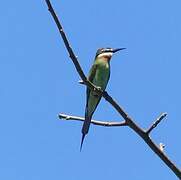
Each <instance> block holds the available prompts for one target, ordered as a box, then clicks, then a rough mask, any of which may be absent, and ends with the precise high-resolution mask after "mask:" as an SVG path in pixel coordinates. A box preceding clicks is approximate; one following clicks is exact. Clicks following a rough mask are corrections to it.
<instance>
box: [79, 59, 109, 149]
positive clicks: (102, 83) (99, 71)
mask: <svg viewBox="0 0 181 180" xmlns="http://www.w3.org/2000/svg"><path fill="white" fill-rule="evenodd" d="M109 77H110V64H109V60H108V59H107V58H104V57H102V58H98V57H97V58H96V59H95V61H94V64H93V66H92V68H91V69H90V72H89V76H88V80H89V81H90V82H92V83H93V84H94V85H96V86H97V87H100V88H101V89H102V90H105V88H106V86H107V83H108V81H109ZM86 95H87V100H86V109H85V121H84V124H83V127H82V142H81V147H82V144H83V140H84V137H85V135H86V134H87V133H88V131H89V127H90V123H91V119H92V115H93V113H94V111H95V110H96V107H97V105H98V104H99V102H100V100H101V96H98V95H97V94H96V93H95V92H93V91H91V90H90V89H89V88H87V91H86Z"/></svg>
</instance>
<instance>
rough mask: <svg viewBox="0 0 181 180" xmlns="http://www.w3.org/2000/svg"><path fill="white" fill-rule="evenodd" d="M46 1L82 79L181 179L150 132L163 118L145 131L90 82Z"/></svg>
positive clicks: (179, 173)
mask: <svg viewBox="0 0 181 180" xmlns="http://www.w3.org/2000/svg"><path fill="white" fill-rule="evenodd" d="M45 1H46V4H47V6H48V9H49V11H50V13H51V15H52V17H53V19H54V21H55V23H56V25H57V28H58V30H59V32H60V35H61V37H62V39H63V41H64V44H65V47H66V49H67V51H68V53H69V56H70V58H71V60H72V62H73V63H74V65H75V68H76V70H77V72H78V73H79V75H80V77H81V79H82V80H83V83H84V84H85V85H86V86H87V87H88V88H90V89H91V90H93V91H95V92H96V93H97V94H98V95H101V96H103V97H104V98H105V100H106V101H108V102H109V103H110V104H111V105H112V106H113V107H114V108H115V109H116V110H117V112H118V113H119V114H120V115H121V116H122V117H123V118H124V120H125V123H126V125H127V126H129V127H130V128H131V129H133V130H134V131H135V132H136V133H137V134H138V135H139V136H140V137H141V138H142V139H143V140H144V141H145V143H146V144H148V146H149V147H150V148H151V149H152V150H153V151H154V152H155V153H156V154H157V155H158V156H159V157H160V158H161V159H162V161H163V162H165V164H166V165H167V166H168V167H169V168H170V169H171V170H172V171H173V172H174V173H175V175H176V176H177V177H178V178H180V179H181V170H180V169H179V168H177V167H176V165H175V164H174V163H173V162H172V161H171V160H170V159H169V158H168V157H167V156H166V155H165V153H164V152H163V150H161V149H160V148H159V146H157V145H156V144H155V143H154V142H153V141H152V139H151V138H150V136H149V133H150V132H151V131H152V130H153V129H154V128H155V127H156V126H157V124H158V123H159V122H160V121H161V119H160V121H156V123H155V124H154V125H152V126H151V127H150V128H149V129H148V130H147V131H144V130H143V129H142V128H140V127H139V126H138V125H137V124H136V123H135V122H134V121H133V119H132V118H131V117H129V116H128V114H127V113H126V112H125V111H124V110H123V109H122V108H121V107H120V106H119V105H118V104H117V102H116V101H115V100H114V99H113V98H112V97H111V96H110V95H109V94H108V93H107V92H106V91H101V90H100V89H99V88H97V87H96V86H94V85H93V84H92V83H91V82H89V81H88V80H87V78H86V76H85V74H84V72H83V70H82V68H81V66H80V64H79V62H78V59H77V57H76V56H75V54H74V52H73V50H72V48H71V46H70V44H69V42H68V40H67V37H66V35H65V32H64V30H63V27H62V25H61V23H60V21H59V19H58V17H57V15H56V13H55V11H54V9H53V7H52V5H51V3H50V1H49V0H45ZM79 120H80V119H79ZM82 120H83V119H82ZM82 120H81V121H82ZM93 122H94V121H93ZM97 125H98V124H97Z"/></svg>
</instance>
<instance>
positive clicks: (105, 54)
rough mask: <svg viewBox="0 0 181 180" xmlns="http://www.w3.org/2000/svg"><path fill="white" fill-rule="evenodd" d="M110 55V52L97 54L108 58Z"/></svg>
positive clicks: (99, 56)
mask: <svg viewBox="0 0 181 180" xmlns="http://www.w3.org/2000/svg"><path fill="white" fill-rule="evenodd" d="M112 55H113V53H112V52H104V53H101V54H99V55H98V58H102V57H109V58H111V57H112Z"/></svg>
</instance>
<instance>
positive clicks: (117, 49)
mask: <svg viewBox="0 0 181 180" xmlns="http://www.w3.org/2000/svg"><path fill="white" fill-rule="evenodd" d="M123 49H126V48H116V49H113V50H112V52H113V53H115V52H118V51H120V50H123Z"/></svg>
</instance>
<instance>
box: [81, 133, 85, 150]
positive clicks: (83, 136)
mask: <svg viewBox="0 0 181 180" xmlns="http://www.w3.org/2000/svg"><path fill="white" fill-rule="evenodd" d="M85 135H86V134H84V133H82V140H81V144H80V152H81V150H82V145H83V142H84V138H85Z"/></svg>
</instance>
